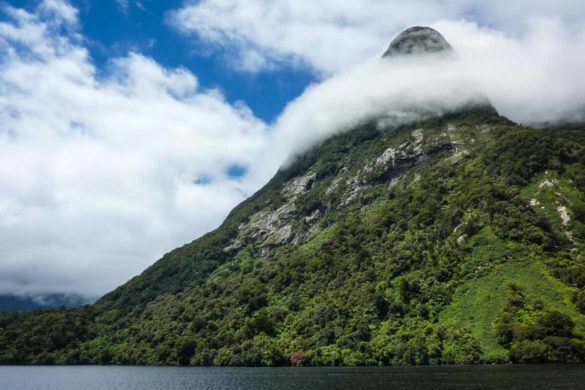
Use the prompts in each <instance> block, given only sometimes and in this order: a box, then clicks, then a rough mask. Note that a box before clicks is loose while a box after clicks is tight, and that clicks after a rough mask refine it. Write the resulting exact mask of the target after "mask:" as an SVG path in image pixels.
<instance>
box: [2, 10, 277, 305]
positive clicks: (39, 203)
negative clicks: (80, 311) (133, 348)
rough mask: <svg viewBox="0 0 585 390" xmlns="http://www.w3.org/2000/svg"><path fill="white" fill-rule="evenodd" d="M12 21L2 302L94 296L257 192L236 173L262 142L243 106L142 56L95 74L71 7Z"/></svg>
mask: <svg viewBox="0 0 585 390" xmlns="http://www.w3.org/2000/svg"><path fill="white" fill-rule="evenodd" d="M48 10H50V13H48ZM5 12H6V14H7V15H8V16H9V17H10V18H11V20H9V21H6V22H3V23H0V192H1V193H2V197H0V246H1V248H2V261H1V262H0V294H5V293H16V294H18V295H31V296H34V295H44V294H51V293H81V294H83V295H85V296H98V295H100V294H102V293H104V292H106V291H108V290H110V289H111V288H113V287H115V286H116V285H118V284H119V283H121V282H123V281H125V280H127V279H128V278H130V277H131V276H133V275H135V274H136V273H137V272H138V271H140V270H141V269H143V268H145V267H146V266H148V265H149V264H151V263H152V262H153V261H154V260H156V259H157V258H158V257H160V255H162V254H163V253H164V252H165V251H167V250H170V249H172V248H173V247H175V246H177V245H179V244H182V243H185V242H188V241H190V240H192V239H193V238H194V237H197V236H198V235H201V234H202V233H205V232H206V231H208V230H210V229H211V228H213V227H215V226H217V225H218V223H219V222H220V221H221V219H222V218H223V217H224V215H225V213H226V212H227V211H229V209H230V208H231V207H233V206H234V205H235V204H237V203H238V202H239V201H241V200H242V199H243V198H244V197H245V194H248V193H250V191H251V190H253V189H254V188H256V187H257V186H259V185H260V183H254V182H253V181H250V180H242V179H241V178H240V179H238V180H235V179H234V178H232V177H230V176H229V174H228V172H229V170H230V168H231V167H233V166H240V167H247V166H248V165H249V164H250V163H251V156H254V155H256V154H257V153H258V152H259V150H260V149H261V148H262V147H263V146H264V144H265V140H266V137H265V134H266V126H265V125H264V124H263V123H262V122H261V121H259V120H257V119H256V118H255V117H254V116H253V114H252V113H251V112H250V111H249V109H247V107H246V106H245V105H243V104H238V105H235V106H232V105H229V104H228V103H226V102H225V100H224V99H223V97H222V95H221V94H220V93H219V92H218V91H215V90H202V89H201V88H200V87H199V86H198V82H197V79H196V77H195V76H194V75H193V74H192V73H190V72H189V71H188V70H185V69H166V68H163V67H162V66H160V65H159V64H157V63H156V62H155V61H153V60H152V59H149V58H146V57H144V56H142V55H140V54H137V53H130V54H128V55H127V56H125V57H121V58H115V59H112V60H111V62H110V64H109V69H108V70H107V72H106V75H105V76H104V75H101V73H100V75H99V76H98V72H97V71H96V69H95V67H94V66H93V64H92V62H91V59H90V58H89V54H88V52H87V50H86V49H85V48H84V47H83V45H82V43H81V42H82V41H83V40H82V39H80V38H79V37H78V35H77V34H78V33H77V32H76V30H75V26H76V25H77V24H78V21H77V19H76V17H75V15H76V12H74V11H72V9H71V8H70V6H69V5H67V4H66V3H63V2H57V1H45V2H43V3H41V5H40V6H39V8H38V9H37V10H36V12H35V13H27V12H25V11H23V10H18V9H14V8H10V7H7V8H5ZM55 21H59V25H57V24H56V23H55ZM67 31H69V32H67ZM204 176H205V177H208V178H209V180H207V181H205V182H200V181H199V178H201V177H204Z"/></svg>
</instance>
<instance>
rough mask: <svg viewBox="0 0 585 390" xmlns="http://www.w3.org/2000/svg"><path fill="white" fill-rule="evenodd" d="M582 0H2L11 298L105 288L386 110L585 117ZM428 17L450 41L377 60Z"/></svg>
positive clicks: (1, 256)
mask: <svg viewBox="0 0 585 390" xmlns="http://www.w3.org/2000/svg"><path fill="white" fill-rule="evenodd" d="M584 20H585V5H584V4H583V3H582V1H574V0H565V1H544V0H530V1H529V0H510V1H506V2H494V1H487V0H440V1H439V0H408V1H406V0H391V1H374V0H336V1H333V0H322V1H318V2H315V1H304V0H300V1H294V2H291V1H284V0H271V1H267V0H248V1H237V0H200V1H154V0H70V1H67V0H37V1H30V0H22V1H17V0H12V1H4V2H2V1H0V248H1V251H0V295H9V294H12V295H18V296H26V297H33V298H34V297H39V298H42V297H43V296H47V295H51V294H76V295H81V296H83V297H86V298H88V299H90V300H91V299H95V298H96V297H99V296H100V295H102V294H104V293H106V292H107V291H109V290H111V289H113V288H115V287H116V286H118V285H119V284H121V283H123V282H125V281H126V280H128V279H129V278H131V277H132V276H134V275H136V274H138V273H140V272H141V271H142V270H143V269H145V268H146V267H147V266H149V265H150V264H152V263H153V262H154V261H156V260H157V259H158V258H160V257H161V256H162V255H163V254H164V253H165V252H168V251H170V250H172V249H173V248H175V247H177V246H179V245H182V244H184V243H187V242H190V241H192V240H193V239H195V238H197V237H198V236H200V235H202V234H204V233H206V232H208V231H210V230H211V229H213V228H215V227H217V226H218V225H219V224H220V223H221V221H222V220H223V219H224V218H225V216H226V215H227V213H228V212H229V211H230V210H231V208H233V207H234V206H235V205H237V204H238V203H239V202H241V201H242V200H244V199H245V198H246V197H248V196H249V195H251V194H252V193H254V192H255V191H256V190H258V189H259V188H260V187H261V186H262V185H263V184H264V183H266V181H267V180H269V178H270V177H271V176H272V175H273V174H274V173H275V172H276V171H277V169H278V167H279V166H281V165H282V164H286V163H287V161H290V160H291V156H294V155H296V154H298V153H301V152H302V151H303V150H305V149H306V148H308V147H310V146H311V145H314V144H316V143H318V142H320V141H322V140H323V139H326V138H327V137H330V136H331V135H332V134H335V133H336V132H339V131H343V130H346V129H349V128H351V126H352V125H355V124H356V123H359V122H360V121H363V120H366V119H369V118H374V117H375V118H385V120H390V121H399V122H400V121H408V120H412V119H415V118H416V117H418V116H420V115H427V114H428V115H436V114H440V113H442V112H445V111H447V110H450V109H454V108H457V107H459V106H461V105H463V104H465V103H466V102H469V101H470V100H483V99H489V101H491V102H492V103H493V105H494V106H495V107H496V109H498V110H499V111H500V112H501V113H502V114H504V115H507V116H508V117H510V118H511V119H513V120H515V121H517V122H520V123H526V124H538V123H542V122H555V121H582V120H584V119H585V81H584V78H583V77H582V70H583V69H585V55H584V54H583V53H585V26H584V23H583V21H584ZM412 25H428V26H431V27H433V28H435V29H437V30H438V31H440V32H441V33H443V35H444V36H445V37H446V38H447V40H448V41H449V42H450V43H451V44H452V46H453V47H454V48H455V52H454V54H453V55H449V56H443V55H437V56H426V57H425V58H397V59H390V60H384V61H383V60H380V56H381V54H382V53H383V52H384V51H385V49H386V48H387V46H388V44H389V43H390V41H391V40H392V38H393V37H394V36H396V35H397V34H398V33H399V32H400V31H402V30H404V29H405V28H407V27H410V26H412Z"/></svg>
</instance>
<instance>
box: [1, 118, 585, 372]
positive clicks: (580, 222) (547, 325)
mask: <svg viewBox="0 0 585 390" xmlns="http://www.w3.org/2000/svg"><path fill="white" fill-rule="evenodd" d="M384 123H385V122H384V121H382V120H372V121H369V122H368V123H364V124H362V125H360V126H357V127H356V128H354V129H352V130H351V131H348V132H344V133H341V134H338V135H336V136H334V137H332V138H330V139H328V140H326V141H324V142H322V143H321V144H319V145H317V146H315V147H313V148H312V149H311V150H309V151H307V152H305V153H304V154H302V155H300V156H297V158H296V159H295V160H294V162H293V163H292V164H289V165H286V166H285V167H283V168H281V170H279V172H278V173H277V174H276V175H275V177H274V178H273V179H272V180H271V181H270V182H269V183H268V184H266V186H265V187H264V188H262V189H261V190H260V191H258V192H257V193H256V194H254V195H253V196H252V197H250V198H249V199H248V200H246V201H245V202H243V203H242V204H241V205H239V206H238V207H236V208H235V209H234V210H233V211H232V212H231V213H230V214H229V216H228V217H227V218H226V220H225V221H224V223H223V224H222V225H221V226H220V227H219V228H218V229H216V230H215V231H212V232H210V233H208V234H206V235H204V236H202V237H201V238H199V239H197V240H195V241H193V242H191V243H189V244H187V245H185V246H183V247H181V248H178V249H175V250H173V251H171V252H169V253H168V254H166V255H165V256H164V257H163V258H162V259H160V260H159V261H158V262H156V263H155V264H153V265H152V266H151V267H150V268H148V269H147V270H145V271H144V272H143V273H142V274H141V275H139V276H137V277H135V278H133V279H132V280H130V281H128V282H127V283H126V284H124V285H122V286H121V287H119V288H118V289H116V290H114V291H112V292H111V293H109V294H107V295H105V296H104V297H103V298H101V299H100V300H99V301H98V302H97V303H95V304H94V305H88V306H84V307H81V308H76V309H64V308H63V309H59V310H38V311H34V312H26V313H0V363H2V364H139V365H197V366H210V365H216V366H290V365H293V366H318V365H319V366H336V365H427V364H433V365H438V364H483V363H509V362H512V363H549V362H550V363H552V362H554V363H572V362H585V128H580V127H575V126H573V127H571V126H556V127H555V128H543V129H534V128H528V127H524V126H520V125H517V124H515V123H513V122H511V121H509V120H507V119H506V118H504V117H502V116H500V115H499V114H498V113H497V112H496V111H495V110H494V109H493V108H491V107H489V106H479V107H467V108H465V109H462V110H459V111H457V112H452V113H447V114H445V115H443V116H441V117H438V118H431V119H426V120H421V121H419V122H416V123H412V124H409V125H404V126H400V127H395V126H394V127H392V126H388V125H384Z"/></svg>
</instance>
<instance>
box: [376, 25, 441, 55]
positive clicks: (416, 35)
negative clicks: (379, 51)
mask: <svg viewBox="0 0 585 390" xmlns="http://www.w3.org/2000/svg"><path fill="white" fill-rule="evenodd" d="M451 50H452V47H451V45H450V44H449V42H447V40H446V39H445V38H444V37H443V35H441V33H439V32H438V31H437V30H434V29H432V28H430V27H418V26H417V27H411V28H409V29H406V30H404V31H403V32H401V33H400V34H399V35H398V36H397V37H396V38H395V39H394V40H393V41H392V43H390V47H389V48H388V50H386V52H385V53H384V55H383V57H393V56H401V55H421V54H431V53H439V52H449V51H451Z"/></svg>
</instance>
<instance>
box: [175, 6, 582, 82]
mask: <svg viewBox="0 0 585 390" xmlns="http://www.w3.org/2000/svg"><path fill="white" fill-rule="evenodd" d="M542 17H548V18H554V17H558V18H562V19H563V21H564V22H565V23H566V24H569V25H571V26H575V27H577V28H580V27H582V21H583V19H584V18H585V7H583V2H582V1H581V0H558V1H549V0H536V1H535V0H510V1H505V2H503V1H488V0H446V1H437V0H390V1H378V0H320V1H288V0H270V1H266V0H248V1H238V0H201V1H191V2H189V3H187V4H186V5H184V6H183V7H182V8H180V9H179V10H177V11H175V12H173V13H172V14H171V15H170V18H169V20H170V23H171V24H172V25H173V26H175V27H176V28H177V29H179V30H180V31H183V32H184V33H187V34H196V35H197V36H198V37H199V38H200V39H201V40H203V41H204V42H207V43H208V44H210V45H212V46H221V47H223V48H224V49H226V51H227V53H228V54H227V57H228V60H229V61H230V62H231V64H232V65H233V66H235V67H236V68H240V69H242V70H245V71H252V72H255V71H262V70H266V69H271V68H273V67H275V66H282V65H287V66H290V65H293V66H296V65H299V64H305V65H308V66H309V67H311V68H312V69H313V70H314V71H315V72H317V73H318V74H322V75H325V76H328V75H332V74H335V73H337V72H339V71H340V70H344V69H348V68H350V67H351V66H353V65H356V64H358V63H360V62H362V61H364V60H366V59H368V58H371V57H376V56H380V55H381V54H382V53H383V52H384V48H385V46H387V45H388V43H389V40H390V39H391V38H392V37H393V36H395V35H396V34H397V33H399V32H400V31H401V30H403V29H405V28H407V27H410V26H411V25H417V24H419V25H430V24H433V23H436V22H437V21H440V20H451V21H454V20H468V21H475V22H478V23H480V24H481V25H484V26H491V27H495V28H497V29H498V30H500V31H504V32H508V33H513V34H519V35H522V34H523V33H524V32H525V30H526V27H527V24H528V22H529V21H530V20H532V19H534V18H542ZM250 58H254V59H255V60H254V61H252V62H251V61H249V59H250Z"/></svg>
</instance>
